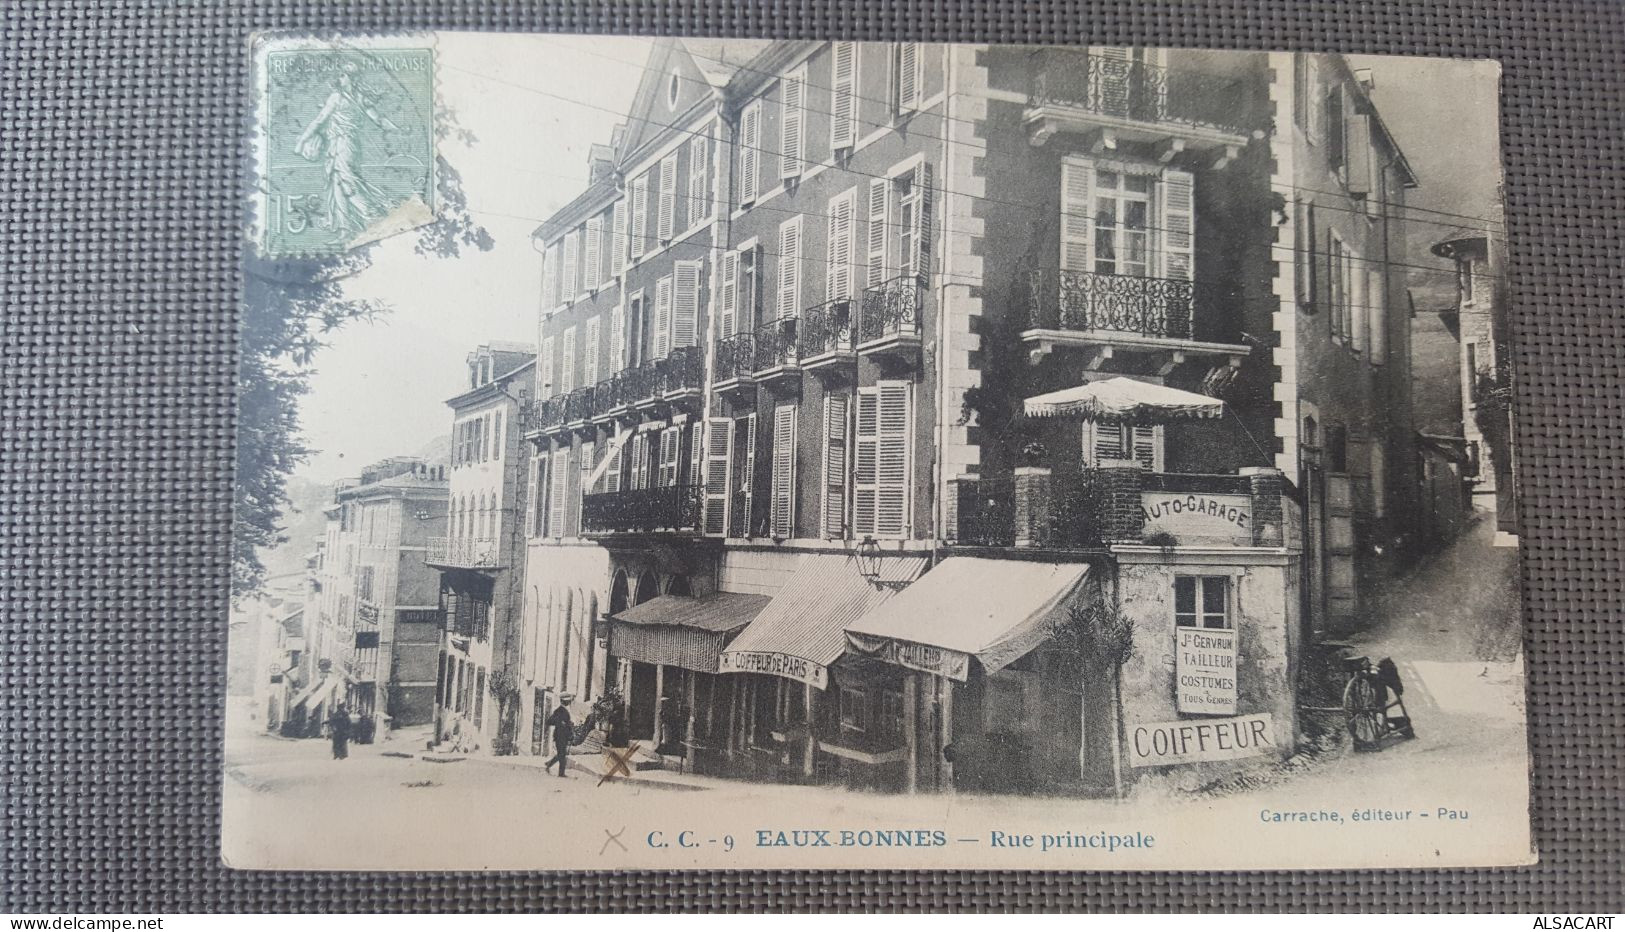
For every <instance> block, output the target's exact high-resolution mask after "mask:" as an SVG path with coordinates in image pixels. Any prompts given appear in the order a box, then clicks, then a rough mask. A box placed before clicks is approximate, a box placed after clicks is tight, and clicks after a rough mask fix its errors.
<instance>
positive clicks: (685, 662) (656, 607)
mask: <svg viewBox="0 0 1625 932" xmlns="http://www.w3.org/2000/svg"><path fill="white" fill-rule="evenodd" d="M770 601H772V600H771V599H769V598H768V597H767V596H765V595H750V594H747V593H741V592H713V593H711V594H710V595H702V596H686V595H663V596H658V597H656V598H653V599H650V600H649V601H647V602H644V603H643V604H642V605H636V606H633V607H632V608H629V609H626V610H625V611H622V612H621V613H620V614H618V615H611V616H609V619H608V621H609V652H610V653H611V654H614V655H615V656H617V657H620V658H622V659H623V660H635V661H639V662H642V663H658V664H665V665H666V666H674V667H682V668H683V669H685V670H694V671H696V672H699V673H715V672H716V671H717V655H718V654H720V653H722V645H723V644H724V643H726V641H727V639H728V635H730V634H732V633H733V632H735V631H738V630H739V629H740V628H743V627H745V626H746V625H748V624H750V623H751V620H752V619H754V618H755V617H756V616H757V615H758V614H760V613H761V611H762V609H763V608H766V607H767V604H768V602H770Z"/></svg>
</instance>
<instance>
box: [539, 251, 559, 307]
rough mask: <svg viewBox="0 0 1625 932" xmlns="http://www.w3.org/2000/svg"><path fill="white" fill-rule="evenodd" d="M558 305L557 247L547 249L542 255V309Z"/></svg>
mask: <svg viewBox="0 0 1625 932" xmlns="http://www.w3.org/2000/svg"><path fill="white" fill-rule="evenodd" d="M558 303H559V246H558V244H557V243H554V244H553V245H551V246H549V247H547V249H546V250H545V251H544V252H543V253H542V307H543V309H546V308H550V307H552V306H553V305H555V304H558Z"/></svg>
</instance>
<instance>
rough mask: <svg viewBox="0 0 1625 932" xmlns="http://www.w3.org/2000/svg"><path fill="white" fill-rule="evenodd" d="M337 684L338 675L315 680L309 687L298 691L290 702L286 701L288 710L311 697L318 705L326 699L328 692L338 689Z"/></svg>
mask: <svg viewBox="0 0 1625 932" xmlns="http://www.w3.org/2000/svg"><path fill="white" fill-rule="evenodd" d="M338 685H339V679H338V677H336V676H333V675H332V674H329V675H327V676H325V677H323V678H322V679H319V680H317V681H316V682H315V683H314V684H313V685H311V686H310V688H308V689H306V690H305V691H304V692H302V693H300V694H299V695H298V696H296V697H295V698H294V700H293V701H292V702H290V703H288V711H290V712H291V711H293V710H294V709H297V708H299V707H300V706H302V705H304V704H305V703H307V702H309V701H311V700H312V699H315V700H316V703H317V704H318V705H319V704H321V703H322V702H323V701H324V700H326V699H327V697H328V694H329V693H332V692H334V691H335V690H337V689H338Z"/></svg>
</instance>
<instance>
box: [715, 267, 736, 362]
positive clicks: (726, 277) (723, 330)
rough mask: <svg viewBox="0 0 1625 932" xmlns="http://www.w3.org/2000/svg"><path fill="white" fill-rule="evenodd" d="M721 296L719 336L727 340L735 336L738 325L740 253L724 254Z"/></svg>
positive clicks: (718, 315) (718, 313)
mask: <svg viewBox="0 0 1625 932" xmlns="http://www.w3.org/2000/svg"><path fill="white" fill-rule="evenodd" d="M719 277H720V278H721V282H720V284H719V287H720V288H721V294H720V295H719V296H718V300H717V305H718V308H717V336H718V337H720V338H722V339H724V340H725V339H727V338H728V337H731V336H733V335H734V328H735V326H736V325H737V323H738V321H737V316H738V315H737V310H736V305H737V304H738V303H739V253H738V252H735V251H733V250H729V251H728V252H725V253H723V254H722V274H721V275H720V276H719Z"/></svg>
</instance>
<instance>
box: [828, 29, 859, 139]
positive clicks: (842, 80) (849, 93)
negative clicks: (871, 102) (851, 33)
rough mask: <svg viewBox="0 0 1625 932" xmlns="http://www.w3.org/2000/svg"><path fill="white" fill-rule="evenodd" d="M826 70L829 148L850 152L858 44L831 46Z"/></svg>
mask: <svg viewBox="0 0 1625 932" xmlns="http://www.w3.org/2000/svg"><path fill="white" fill-rule="evenodd" d="M830 70H831V84H832V87H831V88H830V121H829V147H830V149H831V150H832V151H838V150H841V149H850V148H852V147H853V146H855V145H856V144H857V141H858V44H857V43H856V42H835V43H832V44H831V46H830Z"/></svg>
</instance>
